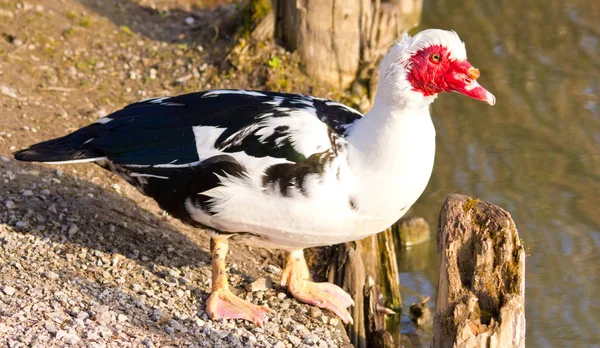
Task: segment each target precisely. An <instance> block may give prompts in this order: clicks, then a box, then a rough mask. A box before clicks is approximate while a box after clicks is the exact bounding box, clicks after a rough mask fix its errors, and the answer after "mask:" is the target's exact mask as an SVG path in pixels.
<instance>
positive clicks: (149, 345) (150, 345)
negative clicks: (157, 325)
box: [142, 337, 154, 348]
mask: <svg viewBox="0 0 600 348" xmlns="http://www.w3.org/2000/svg"><path fill="white" fill-rule="evenodd" d="M142 344H143V345H144V346H145V347H146V348H154V343H153V342H152V340H151V339H150V338H148V337H146V338H144V339H143V340H142Z"/></svg>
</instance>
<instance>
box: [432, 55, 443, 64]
mask: <svg viewBox="0 0 600 348" xmlns="http://www.w3.org/2000/svg"><path fill="white" fill-rule="evenodd" d="M440 59H441V57H440V54H439V53H434V54H432V55H431V61H432V62H434V63H439V62H440Z"/></svg>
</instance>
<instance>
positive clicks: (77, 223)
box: [0, 156, 349, 348]
mask: <svg viewBox="0 0 600 348" xmlns="http://www.w3.org/2000/svg"><path fill="white" fill-rule="evenodd" d="M73 168H76V167H73ZM0 173H1V174H0V181H1V184H0V188H1V190H0V203H1V205H0V207H1V208H0V272H1V274H2V278H1V279H0V346H9V347H23V346H36V347H49V346H63V345H72V346H81V347H105V346H112V347H124V346H137V347H141V346H145V347H154V346H190V347H281V348H283V347H302V346H311V347H338V346H348V345H349V344H348V341H347V338H346V335H345V333H344V331H343V327H342V325H341V323H340V321H339V319H338V318H337V317H336V316H334V315H332V314H331V313H330V312H327V313H325V311H321V310H319V309H318V308H314V307H310V306H308V305H305V304H302V303H299V302H298V301H296V300H295V299H292V298H290V297H289V295H288V294H287V293H286V291H285V289H282V288H280V287H279V286H278V285H277V275H278V273H279V272H281V269H280V268H279V267H277V266H275V265H274V264H272V263H269V262H265V261H268V260H269V258H268V257H267V259H266V260H265V259H263V258H262V257H261V256H260V255H259V254H260V253H256V251H253V250H248V248H247V247H245V246H238V245H233V247H232V249H233V251H232V253H231V254H232V255H231V257H230V260H231V262H230V272H231V274H232V276H231V283H232V286H233V287H234V291H236V290H237V291H238V295H240V296H242V297H244V298H246V299H247V300H250V301H251V302H252V303H255V304H261V305H267V306H269V307H270V308H271V309H273V311H272V312H271V313H270V314H269V315H268V319H267V321H266V322H265V324H264V327H263V328H259V327H256V326H254V325H253V324H250V323H247V322H244V321H238V320H224V321H211V320H210V319H208V318H207V316H206V313H205V312H204V302H205V301H206V299H207V298H208V296H209V290H210V285H211V284H210V283H211V281H210V273H211V272H210V260H209V257H208V254H207V253H206V250H205V249H203V248H202V247H204V246H203V245H197V244H196V242H194V241H192V240H189V239H188V238H187V237H186V234H190V236H191V237H192V238H198V239H197V241H200V240H204V241H205V240H206V238H205V237H204V236H201V235H199V234H198V231H194V230H193V229H190V228H186V227H185V226H183V225H181V224H180V223H178V222H176V221H173V220H171V219H169V218H166V220H169V221H165V217H160V216H155V215H153V214H151V213H148V212H146V211H144V210H142V209H139V208H137V207H136V203H135V202H134V201H132V200H130V199H128V198H126V197H127V196H130V195H131V196H133V198H139V197H137V196H136V194H135V192H134V191H129V190H125V189H120V188H119V189H118V190H119V193H117V192H103V191H102V190H100V189H99V188H98V187H95V186H94V185H93V184H91V183H89V182H86V181H84V180H80V179H78V178H77V177H75V176H72V175H70V174H64V173H62V172H61V171H57V170H51V169H47V168H45V167H41V166H35V165H29V164H21V163H17V162H15V161H14V160H10V159H9V158H7V157H4V156H2V157H0ZM115 190H116V188H115V186H114V185H113V191H115ZM142 203H143V202H142ZM170 225H175V226H178V225H181V226H180V227H181V229H182V230H183V232H180V231H179V230H178V229H177V228H175V227H174V226H170ZM257 255H258V256H257ZM263 265H265V266H263Z"/></svg>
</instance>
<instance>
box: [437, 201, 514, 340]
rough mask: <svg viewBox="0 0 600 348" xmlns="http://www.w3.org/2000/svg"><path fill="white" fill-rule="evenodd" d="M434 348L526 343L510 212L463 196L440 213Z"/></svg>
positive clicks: (449, 202) (448, 204)
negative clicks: (438, 270)
mask: <svg viewBox="0 0 600 348" xmlns="http://www.w3.org/2000/svg"><path fill="white" fill-rule="evenodd" d="M437 248H438V253H439V254H440V272H439V279H438V288H437V298H436V303H435V307H436V313H435V318H434V326H433V327H434V329H433V330H434V339H433V346H434V347H440V348H442V347H444V348H445V347H489V348H494V347H498V348H500V347H502V348H506V347H525V251H524V248H523V245H522V244H521V241H520V239H519V235H518V234H517V229H516V227H515V224H514V222H513V220H512V219H511V217H510V214H509V213H508V212H506V211H505V210H504V209H502V208H500V207H497V206H495V205H493V204H490V203H486V202H481V201H479V200H473V199H471V198H469V197H466V196H462V195H456V194H454V195H450V196H448V198H446V202H445V203H444V205H443V207H442V210H441V212H440V218H439V226H438V234H437Z"/></svg>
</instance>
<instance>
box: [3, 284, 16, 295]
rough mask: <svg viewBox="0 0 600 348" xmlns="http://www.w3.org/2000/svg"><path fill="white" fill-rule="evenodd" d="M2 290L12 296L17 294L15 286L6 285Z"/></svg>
mask: <svg viewBox="0 0 600 348" xmlns="http://www.w3.org/2000/svg"><path fill="white" fill-rule="evenodd" d="M2 291H3V292H4V293H5V294H7V295H8V296H12V295H14V294H15V288H13V287H12V286H8V285H7V286H5V287H4V288H2Z"/></svg>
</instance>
